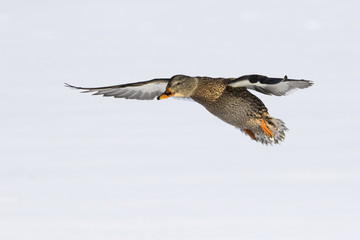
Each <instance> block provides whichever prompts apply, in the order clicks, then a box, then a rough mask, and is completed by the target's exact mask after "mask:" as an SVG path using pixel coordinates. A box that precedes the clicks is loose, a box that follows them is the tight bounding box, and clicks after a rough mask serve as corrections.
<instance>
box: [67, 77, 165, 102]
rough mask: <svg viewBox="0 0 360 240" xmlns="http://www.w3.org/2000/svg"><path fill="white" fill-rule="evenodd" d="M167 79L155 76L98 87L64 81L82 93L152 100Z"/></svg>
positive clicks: (163, 90) (161, 91)
mask: <svg viewBox="0 0 360 240" xmlns="http://www.w3.org/2000/svg"><path fill="white" fill-rule="evenodd" d="M169 80H170V79H168V78H157V79H153V80H150V81H144V82H136V83H128V84H121V85H114V86H108V87H98V88H84V87H76V86H73V85H70V84H67V83H65V86H66V87H70V88H75V89H79V90H83V91H82V92H83V93H93V95H103V96H104V97H115V98H126V99H138V100H152V99H154V98H155V97H156V96H159V95H160V94H161V93H163V92H165V90H166V85H167V84H168V82H169Z"/></svg>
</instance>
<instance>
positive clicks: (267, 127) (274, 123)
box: [246, 116, 288, 145]
mask: <svg viewBox="0 0 360 240" xmlns="http://www.w3.org/2000/svg"><path fill="white" fill-rule="evenodd" d="M259 123H260V127H259V128H258V131H254V134H253V136H252V137H251V135H249V133H248V135H249V136H250V137H251V138H252V139H254V140H256V141H258V142H261V143H262V144H266V145H267V144H270V145H272V144H279V143H280V142H282V141H284V140H285V131H287V130H288V128H287V127H286V126H285V123H284V122H283V121H282V120H280V119H277V118H273V117H270V116H268V117H266V118H265V119H264V118H262V119H261V120H260V122H259ZM246 133H247V132H246Z"/></svg>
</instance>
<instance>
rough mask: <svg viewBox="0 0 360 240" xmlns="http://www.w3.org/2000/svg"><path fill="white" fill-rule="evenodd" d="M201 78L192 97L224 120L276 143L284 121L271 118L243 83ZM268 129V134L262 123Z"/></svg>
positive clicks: (256, 137)
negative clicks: (239, 84)
mask: <svg viewBox="0 0 360 240" xmlns="http://www.w3.org/2000/svg"><path fill="white" fill-rule="evenodd" d="M198 78H200V80H199V83H198V87H197V88H196V90H195V92H194V93H193V95H192V96H191V98H192V99H193V100H194V101H196V102H198V103H199V104H201V105H203V106H204V107H205V108H206V109H207V110H208V111H209V112H210V113H212V114H213V115H215V116H216V117H218V118H220V119H221V120H223V121H224V122H226V123H228V124H230V125H233V126H235V127H237V128H239V129H240V130H241V131H243V132H244V133H246V134H247V135H249V136H250V137H251V138H252V139H254V140H256V141H260V142H261V143H264V144H269V143H270V144H271V143H278V142H279V141H282V140H283V139H284V137H285V133H284V131H286V130H287V128H286V127H285V125H284V123H283V122H282V121H281V120H279V119H275V118H272V117H271V116H270V115H269V113H268V109H267V108H266V107H265V105H264V104H263V102H262V101H261V100H260V99H259V98H258V97H256V96H255V95H253V94H251V93H250V92H249V91H248V90H247V89H246V88H245V87H240V88H234V87H230V86H228V83H229V82H231V81H232V80H233V79H225V78H207V77H198ZM264 124H265V126H266V128H268V129H269V130H270V132H271V133H270V132H268V133H269V134H267V133H266V132H265V131H264V129H263V128H262V127H261V126H263V127H264Z"/></svg>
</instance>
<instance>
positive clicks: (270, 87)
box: [228, 75, 313, 96]
mask: <svg viewBox="0 0 360 240" xmlns="http://www.w3.org/2000/svg"><path fill="white" fill-rule="evenodd" d="M312 84H313V83H312V82H311V81H308V80H303V79H301V80H295V79H288V78H287V76H285V77H284V78H269V77H266V76H262V75H245V76H242V77H239V78H237V79H234V80H232V81H231V82H230V83H228V85H229V86H231V87H246V88H248V89H253V90H256V91H258V92H261V93H264V94H267V95H276V96H283V95H286V93H288V92H290V91H291V90H294V89H297V88H300V89H302V88H307V87H310V86H311V85H312Z"/></svg>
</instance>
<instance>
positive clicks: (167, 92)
mask: <svg viewBox="0 0 360 240" xmlns="http://www.w3.org/2000/svg"><path fill="white" fill-rule="evenodd" d="M172 96H174V92H173V91H172V90H171V88H168V89H166V91H165V92H164V93H163V94H161V95H160V96H158V98H157V99H158V100H162V99H166V98H169V97H172Z"/></svg>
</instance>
